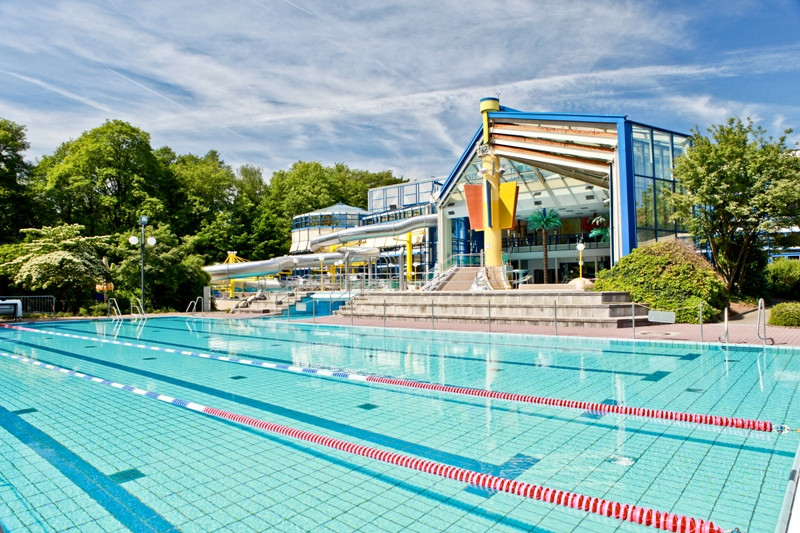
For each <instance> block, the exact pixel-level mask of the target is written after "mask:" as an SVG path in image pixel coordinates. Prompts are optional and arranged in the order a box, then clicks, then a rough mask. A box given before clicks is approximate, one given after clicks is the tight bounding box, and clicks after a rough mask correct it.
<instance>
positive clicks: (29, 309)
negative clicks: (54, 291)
mask: <svg viewBox="0 0 800 533" xmlns="http://www.w3.org/2000/svg"><path fill="white" fill-rule="evenodd" d="M0 300H19V301H20V302H22V314H23V315H31V314H42V315H50V316H52V317H55V316H56V297H55V296H50V295H39V296H0Z"/></svg>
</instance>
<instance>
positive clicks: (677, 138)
mask: <svg viewBox="0 0 800 533" xmlns="http://www.w3.org/2000/svg"><path fill="white" fill-rule="evenodd" d="M632 133H633V171H634V175H635V176H634V195H635V198H636V240H637V244H638V245H642V244H644V243H646V242H648V241H653V240H658V239H664V238H667V237H674V236H675V235H676V234H677V232H678V231H679V229H680V228H679V227H678V225H677V224H676V223H675V222H673V221H671V220H670V218H671V216H672V209H671V208H670V206H669V201H668V193H669V192H670V191H674V190H675V181H674V180H673V178H672V167H673V164H674V161H675V158H676V157H678V156H680V155H681V154H683V152H684V150H685V148H686V142H687V140H688V138H687V137H686V136H684V135H678V134H675V133H671V132H668V131H663V130H658V129H655V128H650V127H647V126H640V125H633V126H632Z"/></svg>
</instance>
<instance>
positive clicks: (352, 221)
mask: <svg viewBox="0 0 800 533" xmlns="http://www.w3.org/2000/svg"><path fill="white" fill-rule="evenodd" d="M361 217H362V215H357V214H352V213H321V214H315V213H310V214H307V215H300V216H296V217H294V218H293V219H292V229H293V230H296V229H303V228H340V229H344V228H354V227H356V226H359V225H360V223H361Z"/></svg>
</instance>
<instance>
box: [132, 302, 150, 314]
mask: <svg viewBox="0 0 800 533" xmlns="http://www.w3.org/2000/svg"><path fill="white" fill-rule="evenodd" d="M137 302H138V303H137ZM143 309H144V307H143V306H142V301H141V300H140V299H139V298H133V299H132V300H131V316H134V317H135V316H138V317H141V318H147V317H146V316H145V314H144V310H143ZM134 311H136V312H134Z"/></svg>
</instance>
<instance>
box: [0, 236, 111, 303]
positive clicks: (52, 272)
mask: <svg viewBox="0 0 800 533" xmlns="http://www.w3.org/2000/svg"><path fill="white" fill-rule="evenodd" d="M83 229H84V228H83V226H81V225H78V224H72V225H64V226H58V227H49V226H45V227H43V228H41V229H24V230H22V233H23V234H25V236H26V239H25V242H24V243H22V244H21V245H20V246H21V247H22V250H21V251H22V253H21V254H20V255H19V256H17V257H16V258H15V259H14V260H12V261H9V262H6V263H4V264H2V265H0V270H1V271H2V272H3V273H4V274H6V275H8V276H10V277H12V278H13V280H14V283H15V284H16V285H18V286H20V287H22V288H23V289H25V290H28V291H37V290H51V291H58V292H59V299H60V300H62V301H64V302H65V303H66V304H67V307H68V308H71V309H73V310H74V309H76V308H77V304H78V302H80V301H81V299H82V298H85V297H87V296H88V295H90V294H92V293H93V291H94V286H95V284H96V283H97V282H98V281H100V280H102V279H103V276H104V273H105V265H103V261H102V251H103V249H104V248H105V246H106V245H107V241H108V239H107V237H83V236H81V233H82V231H83Z"/></svg>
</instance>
